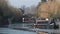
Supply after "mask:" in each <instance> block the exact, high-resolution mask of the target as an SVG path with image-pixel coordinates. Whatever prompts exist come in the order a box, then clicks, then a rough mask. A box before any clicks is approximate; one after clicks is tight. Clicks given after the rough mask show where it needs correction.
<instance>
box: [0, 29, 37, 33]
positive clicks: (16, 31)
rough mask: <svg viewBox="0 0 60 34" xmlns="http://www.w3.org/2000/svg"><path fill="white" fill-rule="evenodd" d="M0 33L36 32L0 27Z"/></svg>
mask: <svg viewBox="0 0 60 34" xmlns="http://www.w3.org/2000/svg"><path fill="white" fill-rule="evenodd" d="M0 34H36V32H29V31H23V30H15V29H10V28H0Z"/></svg>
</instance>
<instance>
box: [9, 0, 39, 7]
mask: <svg viewBox="0 0 60 34" xmlns="http://www.w3.org/2000/svg"><path fill="white" fill-rule="evenodd" d="M8 2H9V3H10V4H11V5H12V6H14V7H17V8H20V7H21V6H23V5H25V6H26V7H30V6H31V5H38V2H40V0H8Z"/></svg>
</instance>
